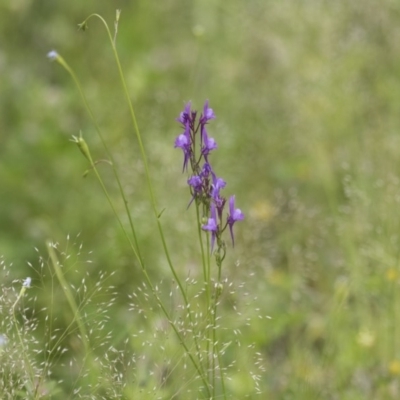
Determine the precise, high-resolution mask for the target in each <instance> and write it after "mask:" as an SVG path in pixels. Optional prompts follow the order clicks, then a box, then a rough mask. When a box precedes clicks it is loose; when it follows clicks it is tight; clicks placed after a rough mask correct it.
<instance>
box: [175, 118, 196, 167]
mask: <svg viewBox="0 0 400 400" xmlns="http://www.w3.org/2000/svg"><path fill="white" fill-rule="evenodd" d="M176 147H179V148H181V149H182V150H183V154H184V159H183V171H184V170H185V169H187V164H188V161H189V159H190V155H191V151H192V143H191V138H190V128H189V124H188V123H187V124H186V128H185V131H184V132H183V133H181V134H180V135H179V136H178V137H177V138H176V139H175V148H176Z"/></svg>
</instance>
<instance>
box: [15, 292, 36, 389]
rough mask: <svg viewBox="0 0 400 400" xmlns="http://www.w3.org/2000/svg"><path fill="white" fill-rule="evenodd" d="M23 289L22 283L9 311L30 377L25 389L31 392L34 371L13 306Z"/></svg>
mask: <svg viewBox="0 0 400 400" xmlns="http://www.w3.org/2000/svg"><path fill="white" fill-rule="evenodd" d="M25 291H26V286H25V285H23V286H22V288H21V290H20V292H19V294H18V297H17V299H16V300H15V302H14V304H13V305H12V306H11V311H12V315H13V320H14V324H15V328H16V330H17V335H18V340H19V343H20V344H21V347H22V355H21V356H22V357H23V358H24V361H25V364H26V365H27V367H28V374H29V377H30V382H27V383H26V386H27V390H28V391H29V392H32V388H33V387H34V380H35V374H34V372H33V370H32V365H31V363H30V361H29V358H28V357H27V349H26V348H25V344H24V341H23V340H22V336H21V333H20V331H19V327H18V321H17V317H16V315H15V307H16V306H17V304H18V302H19V301H20V300H21V299H22V297H23V296H24V294H25ZM28 384H29V385H28Z"/></svg>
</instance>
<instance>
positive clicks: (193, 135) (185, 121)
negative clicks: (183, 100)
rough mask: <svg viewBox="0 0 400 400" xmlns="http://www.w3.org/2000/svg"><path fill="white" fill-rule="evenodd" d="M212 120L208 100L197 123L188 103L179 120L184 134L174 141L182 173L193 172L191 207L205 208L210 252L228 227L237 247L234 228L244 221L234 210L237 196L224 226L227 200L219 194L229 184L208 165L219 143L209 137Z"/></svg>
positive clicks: (236, 209)
mask: <svg viewBox="0 0 400 400" xmlns="http://www.w3.org/2000/svg"><path fill="white" fill-rule="evenodd" d="M212 119H215V114H214V111H213V110H212V108H210V107H209V106H208V100H207V101H206V102H205V104H204V108H203V113H202V114H200V117H199V118H198V119H197V111H192V110H191V103H190V102H189V103H187V104H186V106H185V108H184V110H183V111H182V112H181V113H180V115H179V117H178V118H177V119H176V120H177V121H178V122H179V123H181V125H182V127H183V129H184V131H183V133H181V134H180V135H179V136H178V137H177V138H176V140H175V147H179V148H181V149H182V151H183V156H184V158H183V171H187V170H188V165H190V169H191V176H190V178H189V179H188V181H187V182H188V185H189V187H190V192H191V194H192V199H191V200H190V203H189V206H190V204H191V203H192V202H193V201H194V200H195V201H196V202H197V204H201V205H203V213H204V215H205V216H207V218H208V221H207V223H206V224H204V225H202V229H203V230H205V231H209V232H211V251H212V250H213V248H214V243H215V240H217V243H218V246H221V245H222V241H221V234H222V232H224V231H225V229H226V228H227V227H229V231H230V234H231V238H232V244H233V245H234V244H235V239H234V236H233V225H234V224H235V222H236V221H241V220H243V219H244V215H243V213H242V211H241V210H240V209H239V208H235V196H231V197H230V198H229V212H228V215H227V218H226V221H225V223H224V222H223V210H224V207H225V203H226V199H225V198H224V197H223V196H221V194H220V191H221V189H223V188H224V187H225V186H226V182H225V181H224V180H223V179H222V178H220V177H217V175H216V174H215V172H214V171H213V169H212V167H211V164H210V161H209V155H210V153H211V152H212V151H213V150H215V149H216V148H217V143H216V142H215V140H214V139H213V138H211V137H209V136H208V133H207V129H206V125H207V124H208V122H209V121H210V120H212Z"/></svg>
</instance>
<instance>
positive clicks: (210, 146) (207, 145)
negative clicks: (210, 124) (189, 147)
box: [201, 128, 217, 160]
mask: <svg viewBox="0 0 400 400" xmlns="http://www.w3.org/2000/svg"><path fill="white" fill-rule="evenodd" d="M202 138H203V143H204V145H203V148H202V149H201V154H203V156H204V158H205V159H206V160H207V159H208V158H207V156H208V155H209V154H210V152H211V151H212V150H214V149H216V148H217V142H216V141H215V140H214V138H209V137H208V134H207V131H206V128H204V129H203V130H202Z"/></svg>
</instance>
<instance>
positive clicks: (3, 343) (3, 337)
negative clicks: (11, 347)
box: [0, 333, 8, 347]
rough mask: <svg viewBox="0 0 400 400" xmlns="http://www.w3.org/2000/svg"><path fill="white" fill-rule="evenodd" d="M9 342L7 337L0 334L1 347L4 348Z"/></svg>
mask: <svg viewBox="0 0 400 400" xmlns="http://www.w3.org/2000/svg"><path fill="white" fill-rule="evenodd" d="M7 342H8V339H7V337H6V336H5V335H3V334H2V333H0V347H4V346H5V345H6V344H7Z"/></svg>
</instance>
